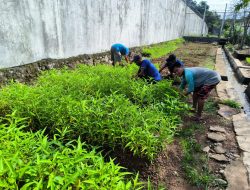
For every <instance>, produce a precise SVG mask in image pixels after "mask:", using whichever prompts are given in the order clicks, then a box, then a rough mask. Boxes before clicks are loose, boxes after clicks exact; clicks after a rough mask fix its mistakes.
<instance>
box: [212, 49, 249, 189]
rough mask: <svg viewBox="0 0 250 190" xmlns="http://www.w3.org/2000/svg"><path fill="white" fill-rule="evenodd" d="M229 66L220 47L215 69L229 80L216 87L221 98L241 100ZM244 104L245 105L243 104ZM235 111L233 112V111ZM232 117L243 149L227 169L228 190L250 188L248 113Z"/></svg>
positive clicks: (234, 114)
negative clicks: (228, 72) (230, 75)
mask: <svg viewBox="0 0 250 190" xmlns="http://www.w3.org/2000/svg"><path fill="white" fill-rule="evenodd" d="M227 67H228V65H227V64H226V61H225V57H224V55H223V50H222V49H221V48H218V50H217V55H216V65H215V69H216V71H218V72H219V73H220V75H221V76H222V79H224V80H225V79H228V81H222V82H221V83H220V84H219V85H217V87H216V91H217V94H218V96H219V98H220V100H226V99H231V100H236V101H237V100H239V97H237V93H236V91H237V89H235V86H234V84H233V83H232V81H230V77H228V76H227V72H226V71H227ZM243 106H244V105H243ZM232 113H233V112H232ZM231 116H232V117H230V118H228V119H231V120H232V122H233V126H234V131H235V134H236V140H237V142H238V145H239V149H240V150H241V151H242V153H241V157H240V158H239V159H238V160H236V161H233V162H232V163H230V164H229V165H228V166H227V168H226V169H225V171H226V172H225V177H226V179H227V181H228V188H227V189H228V190H238V189H240V190H250V186H249V182H250V121H249V120H248V117H247V115H246V114H245V113H244V112H243V111H242V112H241V113H239V114H237V113H233V114H232V115H231Z"/></svg>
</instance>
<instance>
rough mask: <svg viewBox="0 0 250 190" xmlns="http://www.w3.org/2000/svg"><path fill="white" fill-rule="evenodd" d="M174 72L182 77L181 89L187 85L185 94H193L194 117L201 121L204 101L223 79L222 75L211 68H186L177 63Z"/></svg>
mask: <svg viewBox="0 0 250 190" xmlns="http://www.w3.org/2000/svg"><path fill="white" fill-rule="evenodd" d="M173 72H174V73H175V74H177V75H178V76H180V77H182V80H181V85H180V89H181V90H183V89H184V88H185V86H186V85H187V87H188V88H187V91H186V92H185V95H188V94H192V95H193V109H194V111H195V112H196V115H195V117H194V119H195V120H196V121H200V119H201V115H202V111H203V107H204V103H205V101H206V99H207V98H208V96H209V93H210V92H211V90H212V89H213V88H215V86H216V85H217V84H218V83H219V82H220V81H221V77H220V75H219V74H218V73H217V72H215V71H213V70H210V69H206V68H202V67H190V68H185V67H182V66H181V65H180V64H175V66H174V68H173Z"/></svg>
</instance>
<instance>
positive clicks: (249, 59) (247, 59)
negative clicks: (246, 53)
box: [246, 57, 250, 65]
mask: <svg viewBox="0 0 250 190" xmlns="http://www.w3.org/2000/svg"><path fill="white" fill-rule="evenodd" d="M246 62H247V64H249V65H250V57H247V58H246Z"/></svg>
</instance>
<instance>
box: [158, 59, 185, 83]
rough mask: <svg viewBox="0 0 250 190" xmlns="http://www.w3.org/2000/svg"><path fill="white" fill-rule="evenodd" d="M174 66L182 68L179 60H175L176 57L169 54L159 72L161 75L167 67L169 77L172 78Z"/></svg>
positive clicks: (182, 64)
mask: <svg viewBox="0 0 250 190" xmlns="http://www.w3.org/2000/svg"><path fill="white" fill-rule="evenodd" d="M175 64H178V65H181V66H182V67H184V63H183V62H181V61H180V60H179V59H176V56H175V55H174V54H171V55H169V57H168V58H167V59H166V62H165V64H164V65H162V67H161V68H160V70H159V72H160V73H161V72H162V71H163V70H164V69H165V68H166V67H167V68H168V70H169V72H170V77H171V78H173V67H174V65H175Z"/></svg>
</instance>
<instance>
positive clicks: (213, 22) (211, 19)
mask: <svg viewBox="0 0 250 190" xmlns="http://www.w3.org/2000/svg"><path fill="white" fill-rule="evenodd" d="M187 3H188V5H189V6H191V7H192V8H194V9H195V10H196V11H198V12H199V13H200V15H203V14H204V11H205V8H206V10H207V11H206V17H205V22H206V23H207V26H208V32H209V33H212V34H214V33H217V32H218V30H219V28H220V16H219V15H218V14H217V13H216V12H213V11H210V10H209V8H210V7H209V5H208V4H207V2H206V1H201V2H200V3H199V4H197V2H196V1H194V0H187ZM216 31H217V32H216Z"/></svg>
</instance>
